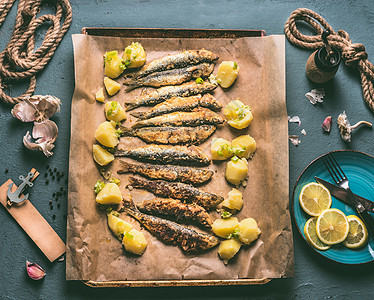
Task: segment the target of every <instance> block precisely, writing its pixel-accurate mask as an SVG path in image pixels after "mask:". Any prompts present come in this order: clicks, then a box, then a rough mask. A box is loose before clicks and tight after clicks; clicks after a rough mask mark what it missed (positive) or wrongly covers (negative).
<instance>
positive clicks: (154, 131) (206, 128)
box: [121, 125, 216, 145]
mask: <svg viewBox="0 0 374 300" xmlns="http://www.w3.org/2000/svg"><path fill="white" fill-rule="evenodd" d="M121 130H122V134H121V135H122V136H136V137H138V138H140V139H142V140H143V141H144V142H146V143H156V144H172V145H178V144H184V145H192V144H196V145H197V144H201V143H202V142H204V141H205V140H206V139H207V138H209V137H210V136H211V135H212V134H213V133H214V132H215V131H216V127H215V126H213V125H201V126H197V127H143V128H139V129H128V128H124V127H122V128H121Z"/></svg>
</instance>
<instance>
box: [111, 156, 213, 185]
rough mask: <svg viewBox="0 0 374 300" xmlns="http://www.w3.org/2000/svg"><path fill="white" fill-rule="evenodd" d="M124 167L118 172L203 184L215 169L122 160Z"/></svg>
mask: <svg viewBox="0 0 374 300" xmlns="http://www.w3.org/2000/svg"><path fill="white" fill-rule="evenodd" d="M121 165H122V169H121V170H118V171H117V173H118V174H124V173H134V174H140V175H142V176H144V177H148V178H150V179H162V180H167V181H180V182H185V183H191V184H201V183H204V182H207V181H208V180H210V179H211V178H212V176H213V171H210V170H204V169H196V168H191V167H183V166H168V165H151V164H141V165H138V164H132V163H128V162H126V161H123V160H121Z"/></svg>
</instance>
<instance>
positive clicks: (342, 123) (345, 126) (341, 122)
mask: <svg viewBox="0 0 374 300" xmlns="http://www.w3.org/2000/svg"><path fill="white" fill-rule="evenodd" d="M338 127H339V130H340V135H341V137H342V139H343V140H344V141H346V142H350V141H351V136H352V130H351V124H350V123H349V120H348V117H347V115H346V113H345V111H343V112H342V113H341V114H340V115H339V116H338Z"/></svg>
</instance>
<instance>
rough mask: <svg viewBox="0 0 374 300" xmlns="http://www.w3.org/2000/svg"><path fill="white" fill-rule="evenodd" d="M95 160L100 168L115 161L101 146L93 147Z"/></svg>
mask: <svg viewBox="0 0 374 300" xmlns="http://www.w3.org/2000/svg"><path fill="white" fill-rule="evenodd" d="M93 158H94V160H95V161H96V162H97V163H98V164H99V165H100V166H105V165H107V164H109V163H110V162H112V161H113V160H114V155H113V154H112V153H109V152H108V151H107V150H105V149H104V148H102V147H100V146H99V145H93Z"/></svg>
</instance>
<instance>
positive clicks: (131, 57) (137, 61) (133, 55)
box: [123, 42, 146, 68]
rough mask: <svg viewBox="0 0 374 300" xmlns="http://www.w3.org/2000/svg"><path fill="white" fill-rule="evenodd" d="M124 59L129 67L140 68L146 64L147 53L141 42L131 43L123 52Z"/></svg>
mask: <svg viewBox="0 0 374 300" xmlns="http://www.w3.org/2000/svg"><path fill="white" fill-rule="evenodd" d="M123 60H124V63H125V65H126V67H127V68H139V67H141V66H143V65H144V64H145V61H146V54H145V51H144V49H143V46H142V45H141V44H140V43H137V42H136V43H131V45H130V46H127V47H126V49H125V52H124V53H123Z"/></svg>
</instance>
